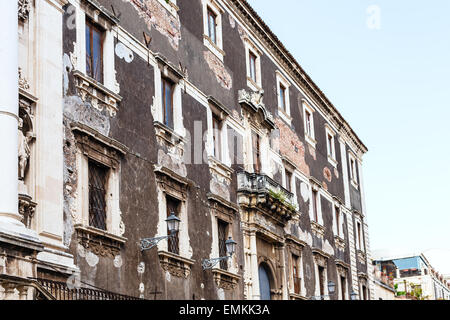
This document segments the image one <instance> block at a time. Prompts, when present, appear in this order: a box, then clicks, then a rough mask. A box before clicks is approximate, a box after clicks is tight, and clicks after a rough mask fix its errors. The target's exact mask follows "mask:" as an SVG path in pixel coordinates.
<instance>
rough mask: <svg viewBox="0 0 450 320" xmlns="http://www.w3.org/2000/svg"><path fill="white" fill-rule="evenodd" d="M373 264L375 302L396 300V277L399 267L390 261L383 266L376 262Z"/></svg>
mask: <svg viewBox="0 0 450 320" xmlns="http://www.w3.org/2000/svg"><path fill="white" fill-rule="evenodd" d="M373 264H374V268H373V273H374V288H375V291H374V293H375V295H374V298H375V300H395V287H394V275H396V272H397V267H396V266H395V264H394V263H393V262H389V261H388V262H386V263H384V264H383V265H382V264H381V263H378V264H376V263H375V262H374V263H373Z"/></svg>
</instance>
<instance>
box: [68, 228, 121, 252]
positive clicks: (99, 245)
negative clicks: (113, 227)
mask: <svg viewBox="0 0 450 320" xmlns="http://www.w3.org/2000/svg"><path fill="white" fill-rule="evenodd" d="M75 230H76V231H77V239H78V243H79V244H81V245H82V246H83V247H84V248H85V249H87V250H89V251H91V252H92V253H94V254H96V255H98V256H102V257H108V258H111V259H114V258H115V257H116V256H117V255H119V254H120V250H121V248H122V246H123V245H124V244H125V242H126V241H127V239H126V238H124V237H119V236H115V235H112V234H109V233H107V232H106V231H102V230H98V229H95V228H91V227H86V226H82V225H75Z"/></svg>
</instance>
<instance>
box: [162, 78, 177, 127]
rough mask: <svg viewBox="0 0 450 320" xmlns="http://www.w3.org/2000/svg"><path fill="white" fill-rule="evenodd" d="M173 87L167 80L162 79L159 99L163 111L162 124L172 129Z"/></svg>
mask: <svg viewBox="0 0 450 320" xmlns="http://www.w3.org/2000/svg"><path fill="white" fill-rule="evenodd" d="M173 87H174V83H173V82H172V81H170V80H169V79H166V78H162V81H161V97H162V110H163V121H164V122H163V123H164V124H165V125H166V126H168V127H169V128H171V129H173Z"/></svg>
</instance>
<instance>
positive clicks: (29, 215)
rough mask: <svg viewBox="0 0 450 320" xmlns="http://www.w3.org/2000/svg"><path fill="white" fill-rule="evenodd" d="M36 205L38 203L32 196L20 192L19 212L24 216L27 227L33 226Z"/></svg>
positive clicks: (23, 219) (23, 220)
mask: <svg viewBox="0 0 450 320" xmlns="http://www.w3.org/2000/svg"><path fill="white" fill-rule="evenodd" d="M36 205H37V203H36V202H33V201H32V200H31V197H30V196H28V195H23V194H19V214H20V215H21V216H22V222H23V224H24V225H25V226H26V227H27V228H31V221H32V219H33V216H34V213H35V211H36Z"/></svg>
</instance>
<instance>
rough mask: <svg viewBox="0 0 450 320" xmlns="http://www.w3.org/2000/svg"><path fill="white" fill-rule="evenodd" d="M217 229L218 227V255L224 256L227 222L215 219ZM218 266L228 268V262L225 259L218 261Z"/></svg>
mask: <svg viewBox="0 0 450 320" xmlns="http://www.w3.org/2000/svg"><path fill="white" fill-rule="evenodd" d="M217 229H218V239H219V256H220V257H226V256H227V255H228V254H227V247H226V245H225V241H227V239H228V237H227V235H228V223H226V222H224V221H222V220H218V221H217ZM220 268H221V269H222V270H228V262H227V261H226V260H222V261H220Z"/></svg>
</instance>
